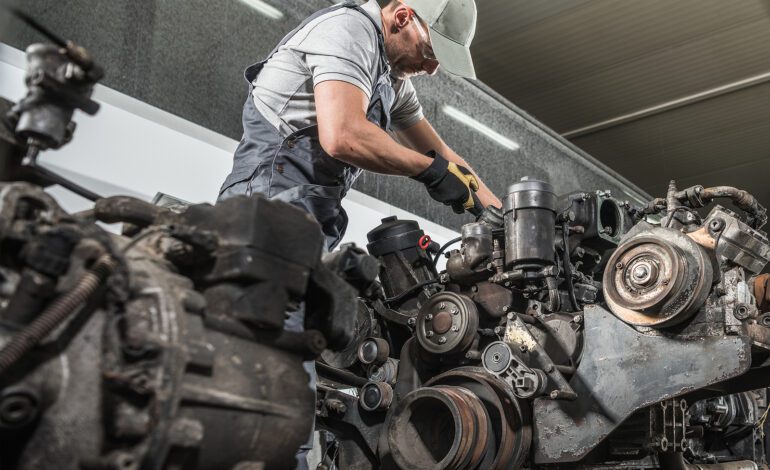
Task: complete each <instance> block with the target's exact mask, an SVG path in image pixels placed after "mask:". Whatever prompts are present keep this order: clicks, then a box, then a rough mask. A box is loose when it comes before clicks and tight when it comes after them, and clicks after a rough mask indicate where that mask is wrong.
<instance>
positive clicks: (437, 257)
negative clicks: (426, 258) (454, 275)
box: [433, 237, 463, 269]
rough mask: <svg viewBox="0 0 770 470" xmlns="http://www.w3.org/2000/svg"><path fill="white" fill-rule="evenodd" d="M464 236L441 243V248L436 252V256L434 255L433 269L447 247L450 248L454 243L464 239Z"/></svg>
mask: <svg viewBox="0 0 770 470" xmlns="http://www.w3.org/2000/svg"><path fill="white" fill-rule="evenodd" d="M462 239H463V237H457V238H453V239H451V240H449V241H448V242H446V243H444V244H443V245H441V248H439V250H438V252H437V253H436V256H434V257H433V269H436V265H437V264H438V259H439V258H440V257H441V255H442V254H443V253H444V251H446V249H447V248H449V247H450V246H451V245H454V244H455V243H457V242H459V241H460V240H462Z"/></svg>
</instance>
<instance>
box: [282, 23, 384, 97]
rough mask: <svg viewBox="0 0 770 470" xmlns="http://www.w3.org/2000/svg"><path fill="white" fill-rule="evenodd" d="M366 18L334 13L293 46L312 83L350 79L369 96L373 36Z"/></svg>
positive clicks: (371, 28)
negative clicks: (303, 57) (299, 54)
mask: <svg viewBox="0 0 770 470" xmlns="http://www.w3.org/2000/svg"><path fill="white" fill-rule="evenodd" d="M364 21H368V20H367V19H366V18H358V17H357V15H353V14H349V13H347V14H344V13H343V14H338V15H334V16H331V17H329V18H326V19H323V20H322V21H319V22H318V24H316V25H315V26H314V27H313V29H312V30H311V31H309V32H308V34H307V36H305V38H303V39H302V41H301V42H300V43H299V44H298V45H297V46H295V47H294V50H295V51H296V52H298V53H301V54H304V56H305V63H306V64H307V67H308V69H309V70H310V73H311V74H312V76H313V86H316V85H318V84H319V83H321V82H325V81H329V80H339V81H343V82H347V83H350V84H352V85H355V86H357V87H358V88H360V89H361V90H362V91H363V92H364V93H366V96H367V98H371V95H372V88H373V82H374V80H375V78H374V77H373V73H374V72H373V70H375V67H376V63H375V62H376V60H377V48H378V46H377V37H376V35H375V34H376V33H375V32H374V30H373V25H371V24H368V25H367V24H366V23H364Z"/></svg>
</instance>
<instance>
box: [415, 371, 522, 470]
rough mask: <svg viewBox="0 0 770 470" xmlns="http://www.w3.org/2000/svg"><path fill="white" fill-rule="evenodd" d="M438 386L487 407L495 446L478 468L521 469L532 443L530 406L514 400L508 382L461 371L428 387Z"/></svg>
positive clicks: (487, 375) (481, 373)
mask: <svg viewBox="0 0 770 470" xmlns="http://www.w3.org/2000/svg"><path fill="white" fill-rule="evenodd" d="M435 384H446V385H452V386H457V387H463V388H466V389H468V390H470V391H471V392H472V393H474V394H475V395H476V396H477V397H479V399H480V400H481V402H482V404H483V405H484V407H485V409H486V413H487V416H488V417H489V420H490V423H491V427H490V432H491V433H492V438H491V440H490V443H492V444H493V445H492V447H490V448H489V449H488V450H487V453H486V455H485V456H484V458H483V460H482V461H481V464H480V465H479V467H478V468H484V469H492V470H503V469H510V468H521V466H522V465H523V463H524V460H525V459H526V457H527V456H528V454H529V447H530V444H531V440H532V429H531V426H530V423H529V406H528V404H527V402H525V401H523V400H520V399H518V398H516V397H515V396H513V395H512V394H511V391H510V388H509V387H507V386H506V384H505V383H504V382H502V381H501V380H499V379H498V378H496V377H494V376H492V375H490V374H489V373H488V372H486V371H484V370H483V369H481V368H477V367H461V368H458V369H454V370H451V371H448V372H445V373H443V374H441V375H438V376H436V377H434V378H433V379H431V380H430V381H429V382H428V383H427V384H426V385H435Z"/></svg>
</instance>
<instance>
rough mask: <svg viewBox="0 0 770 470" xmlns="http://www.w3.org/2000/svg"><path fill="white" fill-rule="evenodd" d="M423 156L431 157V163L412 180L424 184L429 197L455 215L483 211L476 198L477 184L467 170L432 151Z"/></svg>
mask: <svg viewBox="0 0 770 470" xmlns="http://www.w3.org/2000/svg"><path fill="white" fill-rule="evenodd" d="M425 155H427V156H429V157H431V158H432V159H433V162H432V163H431V164H430V166H429V167H428V168H426V169H425V170H423V172H422V173H420V174H419V175H417V176H413V177H412V179H415V180H417V181H419V182H420V183H422V184H424V185H425V188H426V189H427V190H428V194H429V195H430V197H432V198H433V199H435V200H436V201H438V202H441V203H443V204H446V205H447V206H452V210H453V211H455V213H457V214H462V213H463V212H465V211H466V210H467V211H468V212H470V213H472V214H478V213H480V212H481V211H482V210H483V209H484V207H483V206H482V205H481V202H480V201H479V199H478V197H477V196H476V191H478V189H479V182H478V181H477V180H476V177H475V176H473V173H471V171H470V170H469V169H467V168H465V167H464V166H460V165H458V164H456V163H452V162H450V161H447V160H446V159H445V158H444V157H442V156H441V155H439V154H438V153H437V152H435V151H433V150H431V151H430V152H428V153H426V154H425Z"/></svg>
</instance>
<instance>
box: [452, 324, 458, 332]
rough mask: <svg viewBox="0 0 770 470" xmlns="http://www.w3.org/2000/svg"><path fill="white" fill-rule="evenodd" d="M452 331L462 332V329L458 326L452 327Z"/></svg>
mask: <svg viewBox="0 0 770 470" xmlns="http://www.w3.org/2000/svg"><path fill="white" fill-rule="evenodd" d="M452 331H460V327H459V326H457V325H452Z"/></svg>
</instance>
